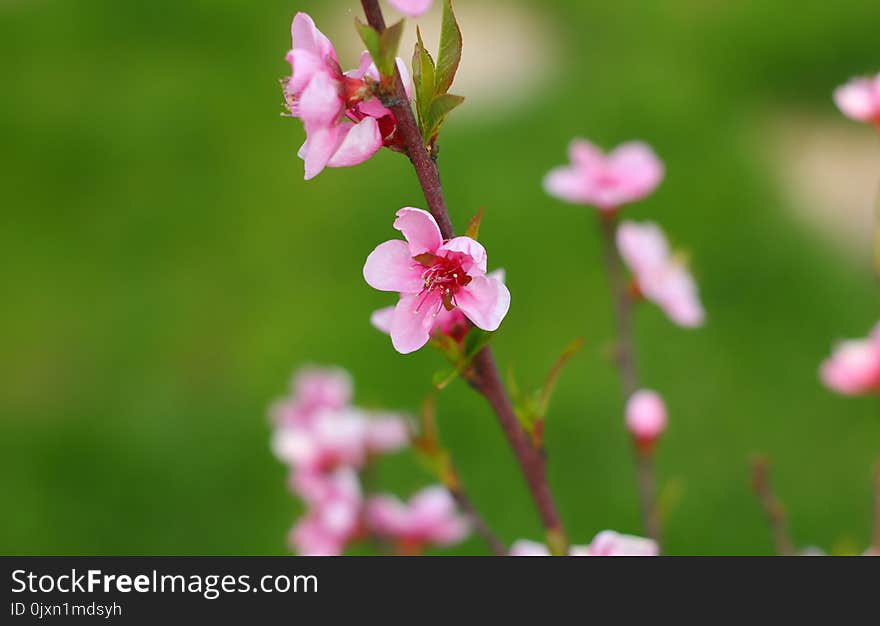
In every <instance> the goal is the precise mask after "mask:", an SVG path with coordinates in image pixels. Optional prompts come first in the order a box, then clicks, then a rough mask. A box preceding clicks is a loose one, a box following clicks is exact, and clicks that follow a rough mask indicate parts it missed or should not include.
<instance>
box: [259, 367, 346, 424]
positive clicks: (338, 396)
mask: <svg viewBox="0 0 880 626" xmlns="http://www.w3.org/2000/svg"><path fill="white" fill-rule="evenodd" d="M291 392H292V393H291V395H290V397H288V398H285V399H284V400H282V401H281V402H279V403H277V404H276V405H275V406H274V407H273V408H272V411H271V414H272V417H273V420H274V422H275V423H276V424H278V425H294V424H305V423H307V422H309V421H310V420H311V417H312V416H313V415H315V414H316V413H318V412H320V411H322V410H328V409H329V410H339V409H343V408H345V407H346V406H348V404H349V402H351V394H352V382H351V376H349V374H348V372H346V371H345V370H343V369H341V368H318V367H304V368H302V369H300V370H299V371H298V372H297V373H296V374H295V375H294V377H293V381H292V382H291Z"/></svg>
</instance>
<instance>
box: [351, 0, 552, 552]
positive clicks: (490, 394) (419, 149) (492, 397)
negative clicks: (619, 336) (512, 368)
mask: <svg viewBox="0 0 880 626" xmlns="http://www.w3.org/2000/svg"><path fill="white" fill-rule="evenodd" d="M361 5H362V7H363V9H364V14H365V16H366V18H367V22H368V23H369V25H370V26H372V27H373V28H374V29H375V30H376V31H378V32H379V33H381V32H383V31H384V30H385V19H384V17H383V15H382V10H381V8H380V7H379V2H378V0H361ZM379 95H380V97H381V99H382V102H383V104H384V105H385V106H386V107H388V109H390V110H391V112H392V113H393V114H394V117H395V119H396V120H397V133H398V134H399V138H400V140H401V141H402V144H403V146H404V149H405V151H406V154H407V156H409V159H410V161H411V162H412V164H413V168H414V169H415V172H416V176H417V177H418V179H419V184H420V185H421V187H422V191H423V193H424V195H425V200H426V202H427V204H428V210H429V211H430V213H431V215H432V216H433V217H434V219H435V220H436V221H437V225H438V226H439V228H440V233H441V234H442V236H443V238H444V239H451V238H453V237H454V236H455V231H454V229H453V226H452V221H451V220H450V218H449V212H448V210H447V208H446V200H445V198H444V196H443V187H442V185H441V183H440V174H439V171H438V169H437V164H436V163H435V161H434V159H432V158H431V156H430V154H429V153H428V150H427V149H426V147H425V143H424V138H423V137H422V134H421V131H420V130H419V127H418V124H417V122H416V119H415V116H414V115H413V111H412V108H411V107H410V105H409V101H408V99H407V98H406V92H405V89H404V86H403V81H402V80H401V77H400V73H399V71H398V70H397V69H396V68H395V70H394V76H393V81H392V83H391V89H390V90H389V92H388V93H381V94H379ZM473 371H474V375H473V377H472V379H471V380H470V382H471V385H472V386H473V387H474V389H476V390H477V391H478V392H480V393H481V394H482V395H483V396H484V397H485V398H486V399H487V401H488V402H489V404H490V406H491V407H492V409H493V410H494V412H495V414H496V416H497V417H498V421H499V423H500V424H501V428H502V430H503V431H504V434H505V435H506V436H507V440H508V442H509V444H510V446H511V448H512V449H513V452H514V454H515V455H516V458H517V461H518V462H519V465H520V468H521V469H522V471H523V474H524V475H525V478H526V482H527V483H528V486H529V490H530V493H531V496H532V499H533V500H534V502H535V505H536V507H537V509H538V512H539V515H540V518H541V522H542V524H543V525H544V527H545V529H546V531H547V535H548V541H549V543H550V545H551V549H552V550H553V551H554V553H558V554H565V553H566V552H567V549H568V545H567V540H566V538H565V531H564V529H563V526H562V521H561V519H560V517H559V513H558V512H557V509H556V505H555V503H554V501H553V497H552V495H551V493H550V487H549V485H548V483H547V477H546V469H545V460H544V457H543V455H542V453H541V451H539V450H537V449H536V448H535V447H534V446H532V444H531V443H530V441H529V439H528V437H527V435H526V433H525V432H524V431H523V429H522V427H521V426H520V424H519V421H518V420H517V418H516V414H515V413H514V410H513V405H512V404H511V402H510V398H509V396H508V395H507V391H506V390H505V389H504V386H503V384H502V382H501V378H500V376H499V374H498V367H497V365H496V363H495V359H494V357H493V355H492V351H491V349H490V348H489V347H485V348H483V349H482V350H481V351H480V352H479V353H478V354H477V355H476V356H475V357H474V360H473Z"/></svg>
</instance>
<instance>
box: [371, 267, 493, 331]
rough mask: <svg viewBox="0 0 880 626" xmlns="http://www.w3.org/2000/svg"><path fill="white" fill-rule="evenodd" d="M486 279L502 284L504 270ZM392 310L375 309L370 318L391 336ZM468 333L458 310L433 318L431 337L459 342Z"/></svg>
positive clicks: (462, 315) (379, 328) (491, 273)
mask: <svg viewBox="0 0 880 626" xmlns="http://www.w3.org/2000/svg"><path fill="white" fill-rule="evenodd" d="M486 276H487V277H488V278H491V279H497V280H500V281H501V282H502V283H503V282H504V270H503V269H500V268H499V269H497V270H494V271H492V272H489V273H488V274H486ZM394 308H395V307H393V306H388V307H385V308H382V309H377V310H376V311H373V314H372V315H371V316H370V323H371V324H372V325H373V326H374V327H375V328H376V329H377V330H380V331H382V332H383V333H385V334H386V335H390V334H391V320H392V319H393V318H394ZM467 331H468V323H467V318H466V317H465V316H464V313H462V312H461V310H459V309H452V310H451V311H447V310H446V309H445V308H444V309H442V310H441V311H440V312H439V314H438V315H437V317H435V318H434V323H433V326H432V327H431V335H434V334H437V333H440V334H443V335H448V336H450V337H452V338H453V339H455V340H457V341H461V340H463V339H464V337H465V335H466V334H467Z"/></svg>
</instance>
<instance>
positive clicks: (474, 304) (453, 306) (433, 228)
mask: <svg viewBox="0 0 880 626" xmlns="http://www.w3.org/2000/svg"><path fill="white" fill-rule="evenodd" d="M394 228H396V229H397V230H399V231H401V232H402V233H403V236H404V237H405V238H406V241H402V240H400V239H393V240H391V241H386V242H385V243H382V244H380V245H379V246H377V247H376V249H375V250H373V252H371V253H370V255H369V256H368V257H367V261H366V263H365V264H364V279H365V280H366V281H367V284H369V285H370V286H371V287H373V288H375V289H379V290H380V291H396V292H399V293H400V300H399V301H398V303H397V305H396V306H395V308H394V313H393V314H392V315H391V318H390V322H389V323H388V329H389V331H390V334H391V343H392V345H393V346H394V348H395V349H396V350H397V351H398V352H400V353H402V354H406V353H409V352H413V351H415V350H418V349H419V348H421V347H422V346H424V345H425V344H426V343H427V342H428V339H429V338H430V335H431V332H432V331H433V330H434V327H435V323H436V321H437V319H438V318H439V316H440V315H441V313H442V312H443V311H444V310H445V311H447V312H452V311H454V310H458V311H460V312H461V313H462V314H464V316H465V317H466V318H467V319H469V320H470V321H471V322H472V323H473V324H474V325H475V326H477V327H478V328H481V329H483V330H487V331H494V330H497V328H498V327H499V326H500V325H501V321H502V320H503V319H504V316H505V315H507V310H508V309H509V308H510V292H509V291H508V289H507V287H506V286H505V285H504V283H503V282H502V281H501V280H499V279H498V278H495V277H491V276H488V275H487V274H486V250H485V248H483V246H482V245H481V244H480V243H478V242H477V241H475V240H474V239H471V238H470V237H455V238H453V239H450V240H448V241H443V237H442V236H441V235H440V228H439V227H438V226H437V222H436V221H434V218H433V217H432V216H431V214H430V213H428V212H427V211H423V210H421V209H415V208H412V207H404V208H402V209H400V210H399V211H398V212H397V219H396V220H395V221H394ZM373 321H374V323H375V322H376V318H375V316H374V317H373ZM381 321H382V320H381V316H380V322H381ZM385 321H386V322H387V321H388V320H387V319H386V320H385Z"/></svg>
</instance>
